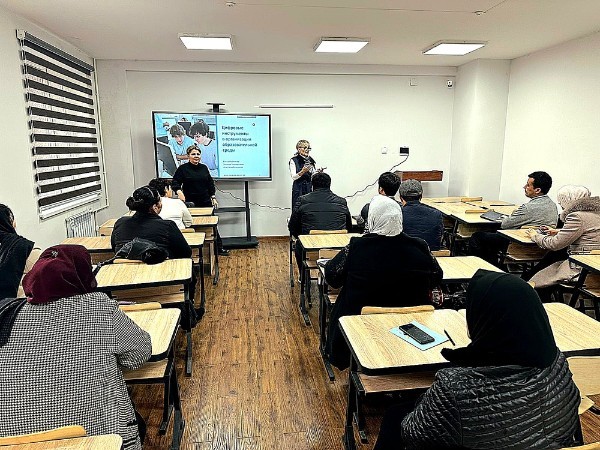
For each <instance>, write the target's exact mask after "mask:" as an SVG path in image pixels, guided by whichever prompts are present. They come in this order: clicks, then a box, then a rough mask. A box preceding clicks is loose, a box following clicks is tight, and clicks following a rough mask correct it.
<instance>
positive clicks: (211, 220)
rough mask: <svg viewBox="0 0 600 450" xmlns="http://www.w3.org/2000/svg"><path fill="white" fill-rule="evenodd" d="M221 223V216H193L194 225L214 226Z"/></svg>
mask: <svg viewBox="0 0 600 450" xmlns="http://www.w3.org/2000/svg"><path fill="white" fill-rule="evenodd" d="M218 223H219V216H192V227H214V226H215V225H217V224H218Z"/></svg>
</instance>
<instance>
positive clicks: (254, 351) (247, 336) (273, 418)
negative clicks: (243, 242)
mask: <svg viewBox="0 0 600 450" xmlns="http://www.w3.org/2000/svg"><path fill="white" fill-rule="evenodd" d="M219 262H220V265H221V279H220V282H219V284H218V286H212V283H206V285H207V296H206V298H207V312H206V314H205V316H204V318H203V319H202V321H201V322H200V323H199V324H198V326H197V327H196V328H195V330H194V344H195V348H194V366H193V375H192V377H190V378H186V377H185V376H184V375H183V365H182V361H183V356H184V341H183V339H181V336H180V339H179V340H178V342H177V345H178V347H177V349H178V350H177V363H178V367H177V369H178V370H177V373H178V378H179V383H180V391H181V401H182V406H183V413H184V418H185V420H186V428H185V433H184V437H183V441H182V446H181V448H182V449H184V450H188V449H189V450H192V449H193V450H242V449H248V450H250V449H256V450H258V449H261V450H271V449H273V450H275V449H294V450H304V449H307V450H308V449H310V450H321V449H322V450H330V449H333V450H338V449H342V448H343V446H342V433H343V424H344V418H345V405H346V392H347V373H346V372H342V373H340V372H338V371H336V372H335V373H336V381H335V382H333V383H332V382H329V380H328V379H327V377H326V374H325V371H324V368H323V365H322V362H321V358H320V355H319V351H318V342H319V340H318V334H317V331H318V322H317V307H316V305H315V306H314V307H313V308H312V309H311V311H310V316H311V319H312V323H313V326H312V327H306V326H305V325H304V324H303V322H302V321H301V319H300V314H299V311H298V307H297V304H298V298H299V292H298V286H297V283H296V286H295V287H294V288H293V289H292V288H291V287H290V284H289V275H288V267H289V266H288V241H287V239H285V240H281V239H262V240H261V241H260V245H259V246H258V247H257V248H256V249H247V250H232V251H231V256H229V257H223V258H220V259H219ZM315 296H316V294H315ZM132 398H133V401H134V402H135V405H136V408H137V409H138V410H139V411H140V413H141V414H142V416H143V417H144V418H145V419H146V422H147V426H148V434H147V436H146V442H145V444H144V450H159V449H161V450H163V449H167V448H169V445H170V437H171V432H170V429H169V432H168V433H167V434H166V435H165V436H159V435H158V433H157V430H158V423H159V421H160V419H161V412H162V389H161V388H160V387H158V386H135V387H133V388H132ZM596 400H597V403H599V404H600V396H598V397H597V398H596ZM369 411H371V413H370V415H369V417H368V423H367V428H368V431H369V437H370V439H369V443H368V444H366V445H364V444H363V445H360V444H359V445H358V448H359V449H360V450H370V449H371V448H372V446H373V444H374V440H375V438H376V434H377V431H378V428H379V420H380V416H379V411H383V408H381V407H375V408H370V409H369ZM582 422H583V428H584V435H585V437H586V442H593V441H594V440H600V416H594V415H593V414H592V413H590V412H588V413H586V414H585V415H584V417H583V418H582Z"/></svg>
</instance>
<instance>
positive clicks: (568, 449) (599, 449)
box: [560, 442, 600, 450]
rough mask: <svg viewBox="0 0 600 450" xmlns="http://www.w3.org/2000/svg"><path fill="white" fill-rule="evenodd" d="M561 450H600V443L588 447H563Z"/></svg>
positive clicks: (587, 445)
mask: <svg viewBox="0 0 600 450" xmlns="http://www.w3.org/2000/svg"><path fill="white" fill-rule="evenodd" d="M560 450H600V442H593V443H591V444H586V445H578V446H577V447H563V448H561V449H560Z"/></svg>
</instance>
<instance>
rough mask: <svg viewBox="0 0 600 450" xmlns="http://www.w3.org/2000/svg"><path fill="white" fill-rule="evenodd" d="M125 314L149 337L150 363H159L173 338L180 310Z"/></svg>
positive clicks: (164, 356)
mask: <svg viewBox="0 0 600 450" xmlns="http://www.w3.org/2000/svg"><path fill="white" fill-rule="evenodd" d="M125 314H127V317H129V318H130V319H131V320H133V321H134V322H135V323H136V325H137V326H139V327H140V328H141V329H142V330H144V331H146V332H147V333H148V334H149V335H150V339H151V340H152V356H151V357H150V361H160V360H161V359H164V358H166V357H167V355H168V353H169V349H170V348H171V345H172V343H173V339H174V338H175V332H176V331H177V326H178V325H179V318H180V316H181V310H180V309H178V308H160V309H150V310H146V311H129V312H126V313H125Z"/></svg>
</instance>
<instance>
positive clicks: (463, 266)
mask: <svg viewBox="0 0 600 450" xmlns="http://www.w3.org/2000/svg"><path fill="white" fill-rule="evenodd" d="M436 259H437V262H438V263H439V265H440V267H441V268H442V270H443V271H444V276H443V281H445V282H452V283H460V282H463V281H469V280H470V279H471V278H473V275H475V272H477V271H478V270H479V269H485V270H491V271H494V272H502V270H500V269H498V268H497V267H496V266H493V265H491V264H490V263H489V262H487V261H485V260H483V259H481V258H479V257H477V256H446V257H441V258H436Z"/></svg>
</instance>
